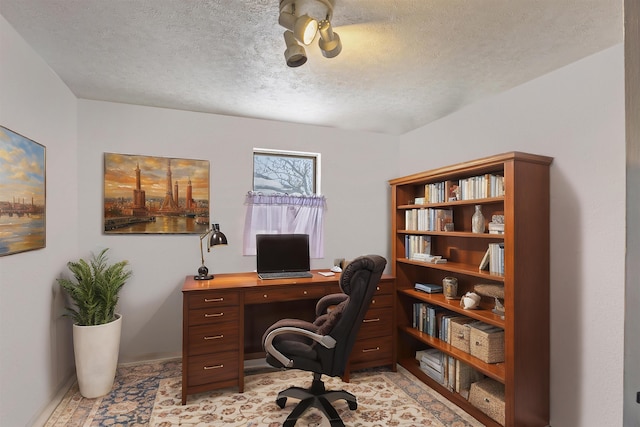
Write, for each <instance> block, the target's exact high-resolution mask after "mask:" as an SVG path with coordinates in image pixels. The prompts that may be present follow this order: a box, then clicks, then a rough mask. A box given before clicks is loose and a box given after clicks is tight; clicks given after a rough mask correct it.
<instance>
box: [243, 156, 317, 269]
mask: <svg viewBox="0 0 640 427" xmlns="http://www.w3.org/2000/svg"><path fill="white" fill-rule="evenodd" d="M245 204H246V205H247V213H246V217H245V226H244V239H243V250H242V252H243V254H244V255H255V254H256V234H287V233H300V234H308V235H309V252H310V256H311V258H323V257H324V239H323V215H324V211H325V209H326V201H325V198H324V196H322V195H320V154H318V153H302V152H294V151H280V150H263V149H254V151H253V191H250V192H249V194H248V195H247V198H246V203H245Z"/></svg>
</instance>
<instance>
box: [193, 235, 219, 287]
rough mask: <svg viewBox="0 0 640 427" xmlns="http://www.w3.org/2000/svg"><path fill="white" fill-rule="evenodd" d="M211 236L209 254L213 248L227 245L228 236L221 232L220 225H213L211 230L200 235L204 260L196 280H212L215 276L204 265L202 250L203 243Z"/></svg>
mask: <svg viewBox="0 0 640 427" xmlns="http://www.w3.org/2000/svg"><path fill="white" fill-rule="evenodd" d="M209 234H211V238H210V239H209V240H207V252H211V246H217V245H226V244H227V236H225V235H224V233H223V232H222V231H220V225H219V224H212V225H211V230H207V232H206V233H204V234H201V235H200V257H201V258H202V265H201V266H200V268H199V269H198V275H197V276H193V278H194V280H211V279H213V274H209V269H208V268H207V267H206V266H205V265H204V250H203V249H202V241H203V240H204V239H205V238H206V237H207V236H208V235H209Z"/></svg>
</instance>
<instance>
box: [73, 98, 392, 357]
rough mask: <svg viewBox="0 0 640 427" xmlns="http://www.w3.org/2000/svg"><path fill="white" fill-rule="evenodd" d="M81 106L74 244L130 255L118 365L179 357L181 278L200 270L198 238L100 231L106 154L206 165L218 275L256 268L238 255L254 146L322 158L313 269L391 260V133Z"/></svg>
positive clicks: (213, 266)
mask: <svg viewBox="0 0 640 427" xmlns="http://www.w3.org/2000/svg"><path fill="white" fill-rule="evenodd" d="M78 109H79V120H78V123H79V134H78V140H79V143H78V165H79V166H78V178H79V187H78V191H79V194H80V200H81V202H80V207H79V210H80V218H79V232H80V248H81V249H82V250H83V251H84V250H86V251H97V250H99V249H100V248H103V247H109V248H111V250H110V251H109V252H110V254H111V257H112V258H113V259H114V260H115V259H128V260H129V261H130V262H131V264H132V269H133V271H134V277H133V279H132V280H131V281H130V282H129V283H128V284H127V285H126V286H125V288H124V289H123V292H122V297H121V310H120V311H121V312H122V314H123V315H124V321H123V322H124V323H123V331H122V348H121V352H120V360H121V361H131V360H139V359H149V358H155V357H162V356H170V355H179V354H180V352H181V348H182V347H181V345H182V344H181V343H182V342H181V331H182V329H181V328H182V294H181V292H180V290H181V287H182V282H183V281H184V278H185V276H187V275H193V274H196V273H197V268H198V267H199V264H200V252H199V243H200V241H199V238H198V236H195V235H134V236H131V235H104V234H103V233H102V230H101V224H102V217H101V215H102V204H103V202H102V188H103V153H105V152H115V153H125V154H141V155H150V156H161V157H178V158H190V159H203V160H209V161H210V164H211V212H212V213H211V218H212V220H213V221H215V222H219V223H220V226H221V229H222V231H223V232H224V233H225V234H226V236H227V238H228V240H229V246H227V247H217V248H213V249H212V250H211V253H208V254H207V253H206V252H205V254H206V257H205V258H206V259H205V261H206V264H207V266H208V267H209V269H210V271H212V272H213V273H214V274H215V273H225V272H237V271H251V270H255V257H244V256H242V229H243V226H244V213H245V206H244V199H245V195H246V194H247V191H249V190H251V185H252V177H253V170H252V167H253V164H252V159H253V155H252V150H253V147H259V148H274V149H285V150H297V151H310V152H319V153H321V155H322V192H323V194H324V195H325V196H326V198H327V205H328V210H327V213H326V217H325V258H324V259H319V260H312V261H313V262H312V268H329V267H331V266H332V265H333V259H334V258H338V257H340V258H352V257H355V256H358V255H362V254H365V253H379V254H381V255H384V256H388V252H389V238H388V232H387V230H388V226H387V224H388V223H389V209H388V200H389V190H388V186H387V184H386V180H388V179H390V178H392V177H393V175H394V173H395V170H394V169H393V168H390V167H388V164H389V159H390V158H394V157H395V155H396V147H395V144H392V143H390V142H389V137H388V136H383V135H377V134H366V133H360V132H346V131H340V130H336V129H329V128H320V127H311V126H300V125H293V124H287V123H277V122H269V121H262V120H251V119H242V118H234V117H226V116H215V115H210V114H198V113H192V112H184V111H175V110H167V109H158V108H149V107H140V106H131V105H123V104H116V103H107V102H96V101H80V102H79V106H78Z"/></svg>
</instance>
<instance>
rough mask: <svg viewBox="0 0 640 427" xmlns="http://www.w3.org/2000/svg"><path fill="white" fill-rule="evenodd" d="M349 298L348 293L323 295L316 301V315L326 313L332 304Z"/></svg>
mask: <svg viewBox="0 0 640 427" xmlns="http://www.w3.org/2000/svg"><path fill="white" fill-rule="evenodd" d="M347 298H349V295H347V294H329V295H325V296H323V297H322V298H320V299H319V300H318V302H317V303H316V316H320V315H322V314H326V313H327V308H329V307H331V306H332V305H338V304H340V303H341V302H342V301H344V300H346V299H347Z"/></svg>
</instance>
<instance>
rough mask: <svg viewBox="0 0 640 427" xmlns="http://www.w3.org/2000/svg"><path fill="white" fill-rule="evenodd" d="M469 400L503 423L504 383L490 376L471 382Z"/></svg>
mask: <svg viewBox="0 0 640 427" xmlns="http://www.w3.org/2000/svg"><path fill="white" fill-rule="evenodd" d="M469 402H470V403H471V404H472V405H473V406H475V407H476V408H478V409H480V410H481V411H482V412H484V413H485V414H487V415H488V416H490V417H491V418H492V419H494V420H495V421H497V422H499V423H500V424H501V425H504V419H505V416H504V407H505V405H504V385H503V384H501V383H499V382H498V381H495V380H492V379H491V378H485V379H483V380H480V381H478V382H475V383H473V384H471V389H470V390H469Z"/></svg>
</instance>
